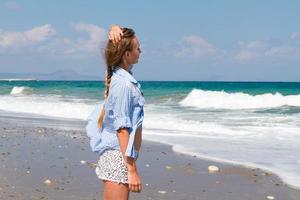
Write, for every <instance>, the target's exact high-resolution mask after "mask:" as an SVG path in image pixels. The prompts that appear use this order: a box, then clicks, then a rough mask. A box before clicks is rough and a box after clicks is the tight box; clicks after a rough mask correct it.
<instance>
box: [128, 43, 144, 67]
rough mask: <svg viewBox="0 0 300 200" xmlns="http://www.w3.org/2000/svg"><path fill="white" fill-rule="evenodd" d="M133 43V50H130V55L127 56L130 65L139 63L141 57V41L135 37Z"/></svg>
mask: <svg viewBox="0 0 300 200" xmlns="http://www.w3.org/2000/svg"><path fill="white" fill-rule="evenodd" d="M131 45H132V49H131V51H128V55H127V56H126V58H127V62H128V63H129V64H130V65H133V64H136V63H138V61H139V57H140V54H141V49H140V43H139V41H138V39H137V37H134V38H133V39H132V40H131Z"/></svg>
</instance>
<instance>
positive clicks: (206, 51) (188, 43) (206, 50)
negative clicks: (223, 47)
mask: <svg viewBox="0 0 300 200" xmlns="http://www.w3.org/2000/svg"><path fill="white" fill-rule="evenodd" d="M216 51H217V48H216V47H214V45H212V44H211V43H209V42H208V41H206V40H205V39H204V38H202V37H200V36H195V35H191V36H186V37H183V39H182V42H181V43H180V44H179V48H178V49H177V52H176V53H175V55H176V56H178V57H186V56H188V57H203V56H208V55H211V54H214V53H216Z"/></svg>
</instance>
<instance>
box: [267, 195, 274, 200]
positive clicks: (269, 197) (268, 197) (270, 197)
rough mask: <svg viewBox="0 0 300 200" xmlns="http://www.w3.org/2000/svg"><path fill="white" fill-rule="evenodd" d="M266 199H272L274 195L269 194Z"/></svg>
mask: <svg viewBox="0 0 300 200" xmlns="http://www.w3.org/2000/svg"><path fill="white" fill-rule="evenodd" d="M267 199H270V200H273V199H275V197H273V196H271V195H269V196H267Z"/></svg>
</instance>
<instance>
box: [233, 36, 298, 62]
mask: <svg viewBox="0 0 300 200" xmlns="http://www.w3.org/2000/svg"><path fill="white" fill-rule="evenodd" d="M298 37H299V35H298V34H297V33H293V34H292V35H291V36H290V37H289V38H287V39H286V40H284V41H278V40H277V41H275V40H273V41H268V42H264V41H250V42H239V43H238V44H239V48H238V50H237V52H236V53H235V54H234V55H233V59H234V60H235V61H238V62H248V61H278V60H283V59H284V60H289V59H298V58H300V46H299V45H298V44H297V39H298Z"/></svg>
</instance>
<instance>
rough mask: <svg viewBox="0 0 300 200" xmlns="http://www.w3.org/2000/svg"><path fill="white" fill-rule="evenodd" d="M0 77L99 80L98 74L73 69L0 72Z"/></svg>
mask: <svg viewBox="0 0 300 200" xmlns="http://www.w3.org/2000/svg"><path fill="white" fill-rule="evenodd" d="M0 79H37V80H66V81H67V80H101V78H100V74H99V76H90V75H84V74H79V73H78V72H76V71H74V70H59V71H56V72H53V73H49V74H29V73H28V74H18V73H0Z"/></svg>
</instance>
